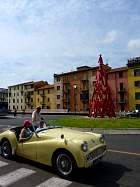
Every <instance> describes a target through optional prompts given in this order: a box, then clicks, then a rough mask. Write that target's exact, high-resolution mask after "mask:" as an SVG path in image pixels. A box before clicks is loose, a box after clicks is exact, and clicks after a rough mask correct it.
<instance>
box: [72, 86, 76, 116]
mask: <svg viewBox="0 0 140 187" xmlns="http://www.w3.org/2000/svg"><path fill="white" fill-rule="evenodd" d="M73 88H74V112H75V114H76V110H77V101H76V94H77V93H76V91H77V85H76V84H74V86H73Z"/></svg>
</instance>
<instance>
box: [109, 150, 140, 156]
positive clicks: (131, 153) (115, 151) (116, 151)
mask: <svg viewBox="0 0 140 187" xmlns="http://www.w3.org/2000/svg"><path fill="white" fill-rule="evenodd" d="M108 151H109V152H114V153H122V154H128V155H135V156H140V153H133V152H127V151H118V150H113V149H108Z"/></svg>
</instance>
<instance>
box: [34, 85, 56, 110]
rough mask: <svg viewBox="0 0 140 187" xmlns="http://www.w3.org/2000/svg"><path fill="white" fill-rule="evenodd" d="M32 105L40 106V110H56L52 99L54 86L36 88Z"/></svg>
mask: <svg viewBox="0 0 140 187" xmlns="http://www.w3.org/2000/svg"><path fill="white" fill-rule="evenodd" d="M34 101H35V103H34V105H35V107H36V106H41V108H42V109H47V110H48V111H53V110H54V109H56V104H55V97H54V85H45V86H43V87H41V88H38V89H37V90H36V91H35V93H34Z"/></svg>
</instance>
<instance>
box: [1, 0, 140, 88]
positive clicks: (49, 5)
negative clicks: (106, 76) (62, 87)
mask: <svg viewBox="0 0 140 187" xmlns="http://www.w3.org/2000/svg"><path fill="white" fill-rule="evenodd" d="M139 10H140V0H0V87H1V88H7V87H8V86H12V85H15V84H20V83H23V82H28V81H38V80H44V81H47V82H48V83H49V84H53V75H54V73H56V74H61V73H65V72H70V71H74V70H76V68H77V67H79V66H83V65H87V66H92V67H94V66H98V58H99V55H100V54H102V57H103V60H104V63H108V64H109V66H111V67H112V68H117V67H123V66H126V64H127V60H128V59H129V58H133V57H137V56H140V11H139Z"/></svg>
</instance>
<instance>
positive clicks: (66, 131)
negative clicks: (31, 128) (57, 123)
mask: <svg viewBox="0 0 140 187" xmlns="http://www.w3.org/2000/svg"><path fill="white" fill-rule="evenodd" d="M38 135H39V136H41V137H47V138H48V137H50V138H61V136H62V135H63V136H64V138H65V139H69V140H73V141H76V140H77V141H78V140H81V141H89V140H91V139H94V141H95V140H96V139H99V137H100V134H96V133H91V132H82V131H80V130H74V129H70V128H56V129H49V130H45V131H42V132H39V133H38Z"/></svg>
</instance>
